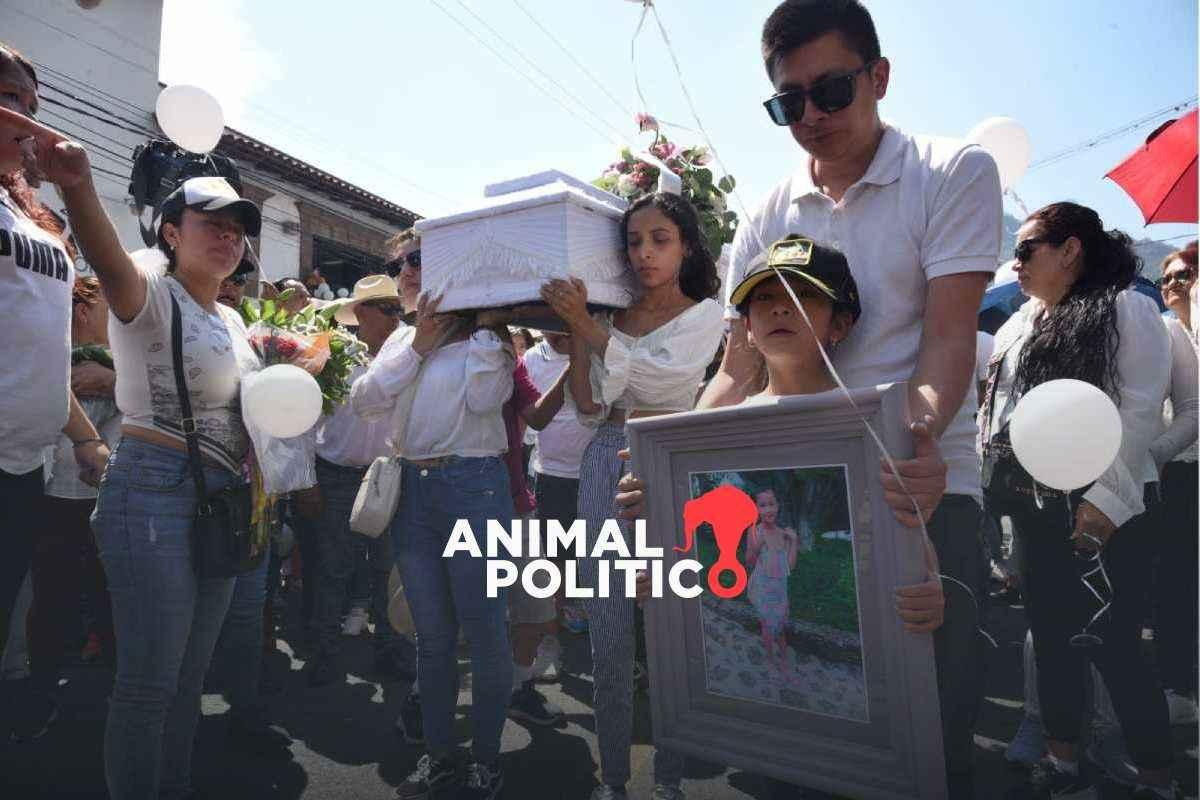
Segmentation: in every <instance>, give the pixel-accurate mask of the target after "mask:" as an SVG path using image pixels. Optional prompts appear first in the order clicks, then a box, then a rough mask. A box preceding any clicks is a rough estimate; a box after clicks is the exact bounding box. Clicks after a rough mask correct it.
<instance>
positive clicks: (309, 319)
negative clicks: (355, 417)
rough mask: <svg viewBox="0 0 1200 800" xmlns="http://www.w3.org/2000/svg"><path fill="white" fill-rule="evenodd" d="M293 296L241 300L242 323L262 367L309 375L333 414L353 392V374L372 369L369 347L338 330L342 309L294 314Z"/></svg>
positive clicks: (310, 308)
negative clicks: (337, 315)
mask: <svg viewBox="0 0 1200 800" xmlns="http://www.w3.org/2000/svg"><path fill="white" fill-rule="evenodd" d="M292 291H293V290H291V289H289V290H287V291H286V292H284V293H283V294H281V295H280V296H279V297H278V298H276V299H275V300H263V301H261V302H260V301H258V300H253V299H251V298H246V299H244V300H242V305H241V308H240V309H239V310H240V311H241V314H242V320H243V321H244V322H245V323H246V327H247V328H248V330H249V334H250V344H251V346H253V347H254V350H255V352H257V353H258V355H259V357H260V358H261V359H262V360H263V366H264V367H269V366H271V365H273V364H292V365H293V366H297V367H300V368H301V369H303V370H305V371H306V372H308V373H309V374H310V375H312V376H313V377H314V378H316V380H317V385H318V386H320V387H321V397H322V401H323V402H322V410H323V411H324V413H326V414H332V413H333V410H334V409H335V408H336V407H337V406H339V405H340V404H341V403H342V402H343V401H344V400H345V399H346V395H347V394H348V393H349V392H350V371H351V370H352V369H354V367H356V366H361V365H365V364H366V363H367V346H366V345H365V344H363V343H362V342H361V341H359V339H358V337H356V336H355V335H354V334H352V333H350V332H349V331H347V330H346V329H345V328H342V327H339V326H338V325H336V324H334V322H333V315H334V314H335V313H337V309H338V305H337V304H330V305H328V306H324V307H323V308H317V307H316V306H314V305H309V306H307V307H305V308H304V309H303V310H302V311H299V312H297V313H295V314H291V313H289V312H288V310H287V309H286V308H284V305H285V304H286V303H287V301H288V299H290V295H291V293H292Z"/></svg>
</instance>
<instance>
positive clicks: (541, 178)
mask: <svg viewBox="0 0 1200 800" xmlns="http://www.w3.org/2000/svg"><path fill="white" fill-rule="evenodd" d="M483 194H484V199H483V200H482V201H481V202H480V203H479V204H478V205H476V206H474V207H473V208H470V209H467V210H466V211H460V212H458V213H457V214H450V215H447V216H444V217H433V218H430V219H423V220H420V221H419V222H417V224H416V226H415V227H416V230H417V233H419V234H426V233H428V232H429V231H432V230H435V229H437V228H441V227H444V226H446V225H455V224H458V223H460V222H469V221H470V220H475V219H483V218H485V217H492V216H496V215H498V214H508V213H511V212H513V211H520V210H522V209H526V208H536V207H538V206H544V205H552V204H555V203H563V202H567V203H571V204H573V205H576V206H579V207H581V208H585V209H588V210H589V211H594V212H596V213H598V214H600V215H602V216H604V217H607V218H609V219H613V220H617V219H620V218H621V215H622V214H623V213H624V212H625V208H626V206H627V205H628V203H626V202H625V201H624V200H622V199H621V198H620V197H617V196H616V195H615V194H611V193H609V192H606V191H604V190H603V189H597V188H596V187H595V186H592V185H591V184H590V183H586V182H585V181H581V180H579V179H578V178H573V177H571V176H570V175H567V174H566V173H565V172H559V171H558V170H547V171H545V172H538V173H536V174H534V175H526V176H524V177H521V178H514V179H513V180H509V181H502V182H501V183H493V184H489V185H487V186H485V187H484V190H483Z"/></svg>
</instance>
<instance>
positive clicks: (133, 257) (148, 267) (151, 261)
mask: <svg viewBox="0 0 1200 800" xmlns="http://www.w3.org/2000/svg"><path fill="white" fill-rule="evenodd" d="M129 260H130V261H132V262H133V263H134V264H135V265H136V266H137V267H138V268H139V269H141V270H142V271H143V272H149V273H151V274H153V275H166V274H167V255H166V253H164V252H163V251H162V250H159V249H158V248H157V247H145V248H143V249H141V250H134V251H133V252H132V253H130V254H129Z"/></svg>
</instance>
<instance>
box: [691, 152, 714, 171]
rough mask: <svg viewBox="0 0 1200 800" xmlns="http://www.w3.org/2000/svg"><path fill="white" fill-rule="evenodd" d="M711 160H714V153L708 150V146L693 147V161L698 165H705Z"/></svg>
mask: <svg viewBox="0 0 1200 800" xmlns="http://www.w3.org/2000/svg"><path fill="white" fill-rule="evenodd" d="M709 161H712V155H711V154H710V153H709V152H708V148H707V147H693V148H692V163H693V164H695V165H697V166H700V167H702V166H704V165H705V164H707V163H708V162H709Z"/></svg>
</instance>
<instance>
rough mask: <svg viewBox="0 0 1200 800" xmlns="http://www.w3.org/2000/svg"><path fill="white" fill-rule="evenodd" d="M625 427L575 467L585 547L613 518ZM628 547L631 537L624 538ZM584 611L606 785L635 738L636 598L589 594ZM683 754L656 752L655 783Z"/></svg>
mask: <svg viewBox="0 0 1200 800" xmlns="http://www.w3.org/2000/svg"><path fill="white" fill-rule="evenodd" d="M627 446H628V444H627V439H626V437H625V426H624V425H623V424H622V425H616V424H612V423H607V422H606V423H604V424H603V425H601V426H600V429H599V430H598V431H597V432H596V435H595V437H593V439H592V441H591V443H590V444H588V446H587V449H586V450H584V452H583V461H582V462H581V464H580V467H579V519H582V520H586V521H587V534H588V544H589V546H590V545H591V543H592V542H593V541H594V540H595V537H596V536H597V535H598V534H599V532H600V528H601V527H602V526H603V524H604V521H605V520H608V519H615V518H616V504H615V501H614V496H615V495H616V493H617V481H619V480H620V479H621V475H622V473H623V472H624V462H622V461H621V460H620V459H618V458H617V451H618V450H623V449H624V448H625V447H627ZM627 542H628V543H629V544H630V547H631V549H632V541H630V540H629V538H627ZM597 574H598V566H597V563H596V561H595V560H594V559H592V558H584V559H582V560H581V561H580V563H579V577H580V583H581V584H582V585H584V586H590V587H595V586H596V583H597ZM621 577H622V576H621V574H620V573H612V576H610V594H619V593H620V588H621V586H622V585H623V581H622V580H618V579H619V578H621ZM583 605H584V608H585V609H586V610H587V613H588V618H589V622H588V629H589V632H590V635H591V646H592V681H593V685H594V690H595V695H594V697H593V702H592V706H593V709H594V711H595V714H596V739H597V740H598V742H599V746H600V778H601V780H602V781H603V782H604V783H605V784H607V785H609V786H614V787H618V786H624V785H625V784H626V783H627V782H628V781H629V771H630V767H629V752H630V746H631V739H632V737H633V659H634V648H635V641H634V621H633V610H634V601H633V600H631V599H627V598H625V597H607V598H591V599H587V600H584V601H583ZM682 776H683V757H682V756H679V755H678V754H676V753H672V752H669V751H664V750H656V751H655V753H654V781H655V783H662V784H667V785H671V786H677V785H679V780H680V778H681V777H682Z"/></svg>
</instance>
